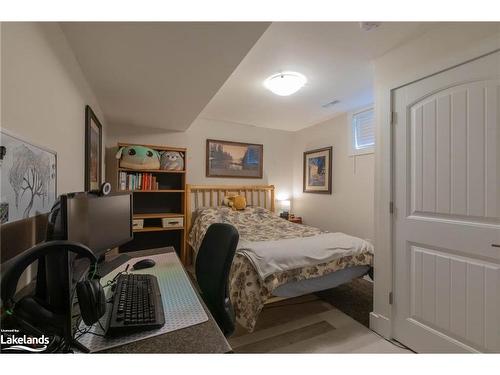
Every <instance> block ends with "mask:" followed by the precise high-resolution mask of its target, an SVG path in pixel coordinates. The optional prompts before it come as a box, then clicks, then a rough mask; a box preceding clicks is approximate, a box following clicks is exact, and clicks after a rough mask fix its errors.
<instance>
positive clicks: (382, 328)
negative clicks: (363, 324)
mask: <svg viewBox="0 0 500 375" xmlns="http://www.w3.org/2000/svg"><path fill="white" fill-rule="evenodd" d="M370 329H371V330H373V331H375V332H377V333H378V334H379V335H380V336H382V337H384V338H386V339H390V338H392V325H391V320H390V319H389V318H387V317H385V316H383V315H379V314H376V313H374V312H371V313H370Z"/></svg>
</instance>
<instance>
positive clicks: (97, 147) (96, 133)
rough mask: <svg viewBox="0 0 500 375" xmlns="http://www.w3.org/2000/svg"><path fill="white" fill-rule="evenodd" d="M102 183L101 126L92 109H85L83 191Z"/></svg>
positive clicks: (97, 187) (92, 188) (95, 187)
mask: <svg viewBox="0 0 500 375" xmlns="http://www.w3.org/2000/svg"><path fill="white" fill-rule="evenodd" d="M101 183H102V125H101V123H100V122H99V119H98V118H97V116H96V115H95V113H94V111H92V108H90V107H89V106H86V107H85V191H89V190H98V189H99V188H100V186H101Z"/></svg>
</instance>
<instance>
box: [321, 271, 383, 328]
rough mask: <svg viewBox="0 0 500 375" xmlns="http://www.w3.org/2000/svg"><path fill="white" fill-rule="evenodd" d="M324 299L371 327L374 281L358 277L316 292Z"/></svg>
mask: <svg viewBox="0 0 500 375" xmlns="http://www.w3.org/2000/svg"><path fill="white" fill-rule="evenodd" d="M316 295H317V296H318V297H319V298H321V299H322V300H323V301H326V302H328V303H329V304H331V305H332V306H335V307H336V308H337V309H339V310H340V311H342V312H343V313H344V314H346V315H349V316H350V317H351V318H353V319H354V320H356V321H358V322H359V323H361V324H363V325H364V326H366V327H368V328H370V312H371V311H373V283H372V282H370V281H368V280H365V279H356V280H353V281H351V282H350V283H348V284H344V285H340V286H338V287H336V288H332V289H328V290H323V291H321V292H318V293H316Z"/></svg>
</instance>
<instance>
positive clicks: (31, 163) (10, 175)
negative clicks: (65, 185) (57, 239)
mask: <svg viewBox="0 0 500 375" xmlns="http://www.w3.org/2000/svg"><path fill="white" fill-rule="evenodd" d="M0 135H1V137H0V145H1V147H2V158H1V160H0V163H1V164H0V169H1V178H2V179H1V197H0V223H1V224H3V223H8V222H12V221H16V220H20V219H26V218H29V217H32V216H36V215H39V214H43V213H47V212H49V211H50V209H51V208H52V205H53V204H54V202H55V200H56V194H57V192H56V175H57V155H56V153H55V152H53V151H50V150H47V149H45V148H42V147H39V146H35V145H33V144H31V143H29V142H26V141H24V140H22V139H20V138H18V137H15V136H13V135H11V134H9V133H7V132H5V131H3V130H2V132H1V134H0Z"/></svg>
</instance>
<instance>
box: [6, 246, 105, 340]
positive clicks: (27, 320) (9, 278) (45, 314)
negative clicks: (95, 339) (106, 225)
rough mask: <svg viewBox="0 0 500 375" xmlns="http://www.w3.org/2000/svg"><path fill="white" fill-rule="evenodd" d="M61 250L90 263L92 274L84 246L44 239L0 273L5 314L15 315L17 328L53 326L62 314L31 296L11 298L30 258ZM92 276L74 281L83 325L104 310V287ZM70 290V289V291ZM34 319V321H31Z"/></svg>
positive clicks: (92, 258)
mask: <svg viewBox="0 0 500 375" xmlns="http://www.w3.org/2000/svg"><path fill="white" fill-rule="evenodd" d="M62 252H68V253H75V254H77V255H79V256H81V257H83V258H87V259H89V260H90V262H91V268H92V267H93V269H94V273H95V267H96V266H97V258H96V256H95V255H94V253H93V252H92V250H90V249H89V248H88V247H87V246H84V245H82V244H79V243H77V242H73V241H63V240H56V241H48V242H42V243H41V244H38V245H36V246H33V247H32V248H30V249H29V250H27V251H25V252H24V253H22V254H21V255H20V256H19V257H18V258H17V259H14V261H13V264H12V265H10V266H9V267H8V269H7V270H6V271H5V272H4V273H3V275H2V283H1V297H2V301H3V304H4V307H5V309H6V313H7V314H8V315H11V316H13V317H15V318H16V320H17V322H18V323H19V324H20V326H21V327H23V328H24V329H27V330H28V331H31V332H33V333H38V332H40V330H39V329H37V328H36V327H35V326H34V325H36V326H38V327H40V328H41V330H45V329H47V327H53V326H54V322H55V321H56V320H60V319H61V318H63V319H64V317H60V316H57V315H56V314H54V313H53V312H52V311H50V306H47V305H45V306H44V304H43V303H42V302H40V301H38V300H37V299H36V298H34V297H32V296H26V297H23V298H21V299H20V300H19V301H17V302H16V301H15V300H14V295H15V293H16V288H17V283H18V281H19V278H20V277H21V275H22V273H23V272H24V270H25V269H26V268H27V267H28V266H29V265H30V264H32V263H33V262H34V261H36V260H38V259H40V258H42V257H45V256H47V255H53V254H61V253H62ZM93 276H94V275H88V276H87V277H86V278H85V279H84V280H81V281H79V282H78V283H77V284H76V293H77V297H78V302H79V305H80V312H81V316H82V319H83V321H84V322H85V324H87V325H92V324H94V323H96V322H97V321H98V320H99V319H100V318H101V317H102V316H103V315H104V313H105V312H106V298H105V295H104V290H103V288H102V286H101V284H100V283H99V280H98V279H94V278H93ZM70 293H72V291H70ZM66 318H67V317H66ZM35 322H36V323H35Z"/></svg>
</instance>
